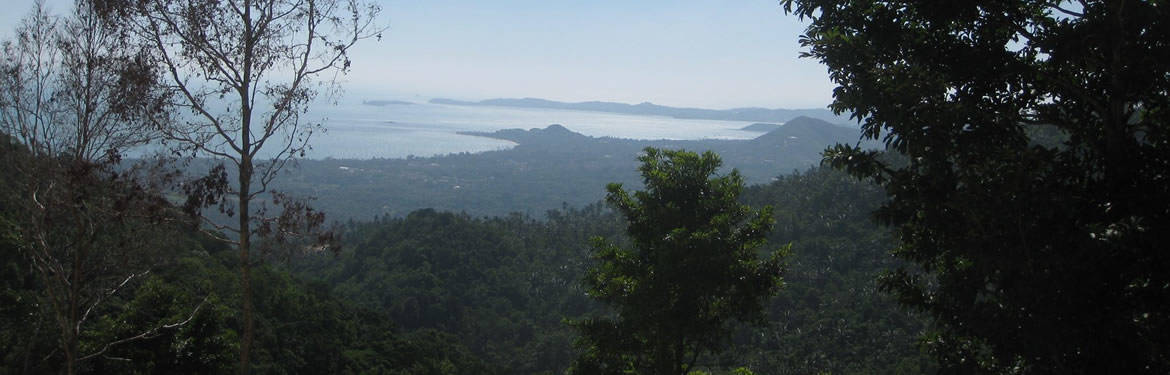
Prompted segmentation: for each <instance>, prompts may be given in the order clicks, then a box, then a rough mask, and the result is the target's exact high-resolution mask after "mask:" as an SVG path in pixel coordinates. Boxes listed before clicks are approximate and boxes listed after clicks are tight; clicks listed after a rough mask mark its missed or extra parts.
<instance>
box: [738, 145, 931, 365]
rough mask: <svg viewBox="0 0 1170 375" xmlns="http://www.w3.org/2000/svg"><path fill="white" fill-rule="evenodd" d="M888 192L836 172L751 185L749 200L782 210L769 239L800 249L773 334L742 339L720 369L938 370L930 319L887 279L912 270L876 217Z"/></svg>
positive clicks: (774, 310) (746, 334) (751, 333)
mask: <svg viewBox="0 0 1170 375" xmlns="http://www.w3.org/2000/svg"><path fill="white" fill-rule="evenodd" d="M882 195H883V192H882V191H881V189H880V188H879V187H878V186H876V185H873V184H870V183H866V182H863V181H858V180H856V179H854V178H852V177H850V176H849V175H847V174H845V173H843V172H839V171H835V170H832V169H829V168H813V169H811V170H809V171H807V172H803V173H796V174H792V175H787V176H782V177H780V178H778V179H777V180H776V181H775V182H773V183H771V184H768V185H759V186H753V187H749V188H748V189H746V190H745V191H744V199H743V201H744V202H745V203H747V204H749V205H752V206H757V207H758V206H761V205H764V204H770V205H774V206H775V207H776V210H775V215H774V216H775V217H776V225H775V230H774V231H773V232H772V234H771V235H770V236H769V241H771V242H778V243H791V244H792V254H791V255H790V256H789V258H788V264H789V270H788V272H787V273H785V277H784V279H785V280H784V281H785V289H784V293H781V294H780V295H779V296H778V297H776V298H773V299H772V301H771V305H770V306H769V308H768V310H769V322H770V324H769V325H768V326H767V327H762V328H758V329H751V330H744V329H741V330H740V331H739V332H737V334H736V337H735V340H734V341H733V344H734V346H733V347H732V348H731V349H729V350H728V351H727V354H725V355H724V356H721V358H719V361H718V362H717V363H723V364H746V365H748V366H749V367H750V368H751V369H753V370H754V371H756V372H757V373H759V374H814V373H830V374H918V373H929V372H931V371H932V370H933V369H934V366H932V361H931V360H930V358H929V356H927V355H926V354H925V353H924V352H923V351H921V350H920V348H919V345H918V344H917V343H918V341H919V336H920V335H921V333H922V332H924V330H925V329H926V328H927V326H928V320H927V319H926V317H925V316H924V314H918V313H914V312H912V311H904V310H903V309H901V308H900V306H899V305H898V303H897V301H896V300H895V299H894V298H892V296H890V295H888V294H886V293H882V292H881V291H880V290H879V287H878V283H877V277H878V276H879V274H881V273H882V272H883V271H885V270H889V269H892V268H896V267H898V266H902V265H904V264H905V263H904V262H902V261H899V260H897V259H895V258H893V257H891V256H890V255H889V254H888V251H889V249H890V248H893V247H894V246H895V245H896V244H897V242H896V241H895V240H894V238H893V236H892V235H891V231H890V230H888V229H886V228H883V227H880V226H878V225H877V224H876V223H874V222H873V220H872V219H871V217H870V214H869V213H870V212H872V211H873V210H874V209H875V208H877V207H878V205H879V202H880V201H881V199H882Z"/></svg>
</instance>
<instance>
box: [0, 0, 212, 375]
mask: <svg viewBox="0 0 1170 375" xmlns="http://www.w3.org/2000/svg"><path fill="white" fill-rule="evenodd" d="M96 9H97V8H96V5H95V3H94V2H93V1H84V0H82V1H77V2H76V3H75V7H74V8H73V9H72V13H71V14H69V15H68V16H65V17H58V16H54V15H51V14H49V13H47V12H46V11H45V10H44V7H43V6H42V4H41V3H39V2H38V3H37V4H36V5H35V7H34V9H33V11H32V12H31V13H30V14H29V16H28V17H26V18H25V19H24V20H23V21H22V23H21V25H20V26H19V27H18V28H17V30H16V36H15V38H14V40H10V41H5V42H4V44H3V51H4V57H3V59H2V60H0V132H2V133H3V134H0V142H2V143H3V145H2V146H0V164H3V171H4V173H3V176H4V178H5V183H4V184H3V185H0V202H3V203H0V206H2V207H3V209H0V214H2V215H4V216H6V217H9V218H12V220H13V221H14V222H13V223H12V224H13V226H14V227H15V228H16V229H15V236H14V237H15V239H14V241H13V242H14V243H15V246H14V247H15V248H16V249H18V250H19V252H20V255H21V257H22V258H23V259H24V260H25V261H26V263H25V264H23V265H21V267H20V268H21V269H23V270H25V271H24V272H29V273H30V274H33V275H35V279H36V286H37V287H38V288H37V289H36V292H37V294H36V297H37V299H36V301H35V303H34V304H33V305H34V307H35V308H36V310H38V311H37V312H38V313H39V314H37V317H36V318H35V322H34V321H33V318H32V317H28V318H27V319H29V320H27V321H25V323H29V324H31V325H34V326H36V328H35V329H34V332H39V331H40V329H41V325H40V324H41V322H51V323H52V326H51V328H49V329H50V331H49V332H51V333H52V334H49V335H47V336H50V337H53V340H54V341H57V345H58V346H57V349H58V350H59V354H56V353H54V354H52V355H51V356H49V357H46V358H50V357H51V358H52V359H53V361H54V362H55V363H59V365H60V366H61V367H62V371H63V372H65V373H70V374H71V373H74V372H75V371H76V370H77V368H78V366H79V364H80V363H82V362H84V361H87V360H90V359H93V358H96V357H98V356H99V355H100V354H101V353H103V352H104V351H105V350H106V348H109V347H110V346H113V345H121V344H123V343H126V342H130V341H134V340H138V339H140V338H142V336H141V335H137V334H136V335H131V336H130V337H125V338H116V339H114V340H112V341H110V342H97V343H95V342H92V340H85V339H86V336H87V334H88V333H90V332H91V329H92V326H93V325H94V320H97V319H96V318H97V317H98V316H99V315H101V314H102V311H104V309H106V307H107V306H105V303H106V301H107V300H108V299H109V298H110V297H113V296H114V295H115V294H117V293H118V292H119V291H121V290H123V289H125V287H126V286H127V285H131V284H132V281H134V280H136V279H139V278H141V277H142V276H143V275H145V274H147V273H149V272H150V271H151V268H153V267H154V266H156V265H157V264H158V263H160V262H161V258H162V257H161V256H160V254H159V253H158V252H157V250H158V249H160V248H161V246H163V245H165V243H166V242H165V238H166V237H167V236H166V235H164V234H163V233H167V232H168V231H171V230H174V229H175V227H174V226H172V225H170V224H173V223H176V222H179V221H180V220H177V219H178V218H179V217H178V215H176V214H177V212H176V211H174V210H169V209H168V207H169V205H168V204H167V203H166V201H165V200H164V199H163V198H161V194H160V191H161V188H162V185H163V184H165V182H166V177H167V176H166V175H165V174H164V175H155V174H152V173H139V172H142V171H144V169H143V168H140V167H141V166H133V167H132V166H126V165H122V163H121V160H120V157H119V155H120V154H121V153H122V152H123V151H125V150H126V149H127V148H129V147H132V146H135V145H139V144H142V143H144V142H146V141H148V140H149V139H151V137H152V135H153V133H152V132H151V131H149V127H148V125H149V124H151V123H163V122H166V121H167V118H168V113H167V112H166V110H165V105H163V103H165V101H166V95H165V93H162V92H161V91H159V90H158V89H157V86H156V85H155V84H154V82H155V81H154V78H155V75H154V74H153V72H152V70H151V68H150V66H149V65H148V64H145V62H144V60H143V59H142V58H141V53H140V50H139V49H138V48H136V46H135V45H134V44H132V43H126V42H125V40H124V36H125V35H124V34H123V33H122V32H121V31H120V30H119V29H118V28H117V27H115V24H114V23H113V20H112V19H109V18H104V17H101V16H100V15H99V14H98V12H97V11H96ZM156 177H161V178H157V179H156ZM196 311H198V308H197V307H196V308H194V309H193V310H192V314H194V313H195V312H196ZM174 324H176V323H165V322H161V323H157V324H156V327H154V328H150V329H147V330H146V332H154V331H157V330H158V329H160V327H167V326H170V328H174V327H177V325H174ZM179 325H181V324H179ZM140 333H141V332H140ZM29 341H32V340H31V339H30V340H29ZM31 347H32V346H31V343H30V346H27V347H25V348H26V350H24V351H23V354H24V355H25V358H24V359H23V361H24V363H25V364H26V367H25V368H26V370H27V369H28V367H27V365H28V364H29V358H28V356H29V355H30V353H31V349H28V348H31Z"/></svg>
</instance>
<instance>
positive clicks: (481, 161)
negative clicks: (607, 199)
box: [278, 117, 859, 220]
mask: <svg viewBox="0 0 1170 375" xmlns="http://www.w3.org/2000/svg"><path fill="white" fill-rule="evenodd" d="M468 134H473V135H477V136H484V137H492V138H499V139H507V140H511V141H514V142H516V143H518V146H516V147H515V148H512V149H509V150H501V151H491V152H484V153H476V154H470V153H461V154H453V155H446V156H439V157H428V158H408V159H373V160H339V159H327V160H305V161H301V162H300V163H299V167H298V168H296V169H295V170H293V171H291V172H290V175H289V176H288V177H287V178H284V179H281V180H278V183H279V184H280V186H278V189H279V190H282V191H287V192H290V193H294V194H298V195H309V196H315V197H317V201H316V202H315V205H316V206H317V207H319V208H320V209H322V210H324V211H325V212H327V213H328V214H329V215H331V216H332V217H333V218H338V219H348V218H353V219H358V220H368V219H370V218H372V217H374V216H376V215H391V216H401V215H405V214H406V213H408V212H410V211H413V210H417V209H422V208H434V209H438V210H449V211H456V212H459V211H462V212H467V213H469V214H472V215H476V216H478V215H504V214H507V213H509V212H513V211H519V212H524V213H528V214H534V215H538V214H541V213H543V212H544V211H546V210H550V209H555V208H560V207H562V206H563V205H564V204H566V203H567V204H569V205H571V206H578V207H579V206H583V205H586V204H590V203H593V202H596V201H598V200H600V199H601V198H602V196H603V194H604V192H605V189H604V187H605V185H606V184H607V183H610V182H621V183H624V184H627V185H628V186H640V184H641V182H640V180H639V179H638V177H637V160H636V159H637V155H638V154H640V153H641V152H642V149H643V148H645V147H648V146H652V147H658V148H672V149H677V148H684V149H688V150H695V151H703V150H711V151H714V152H716V153H718V154H719V155H720V156H722V157H723V160H724V166H725V167H727V169H728V170H730V169H731V168H737V169H739V171H740V172H741V173H742V174H743V175H744V177H745V178H746V181H747V182H748V183H749V184H759V183H766V182H768V181H771V180H772V179H774V178H775V177H777V176H780V175H786V174H789V173H792V172H793V171H796V170H804V169H807V168H809V167H810V166H813V165H817V164H818V163H819V162H820V160H821V155H820V153H821V151H823V150H824V149H825V147H826V146H828V145H832V144H834V143H847V144H853V143H856V142H857V139H858V137H859V133H858V130H857V129H851V128H846V127H841V126H836V125H833V124H830V123H828V122H825V121H821V120H817V119H813V118H808V117H799V118H796V119H793V120H792V121H789V122H788V123H787V124H786V125H784V126H782V127H780V128H778V129H776V130H773V131H771V132H769V133H766V134H763V135H761V136H760V137H758V138H755V139H751V140H688V141H679V140H652V141H648V140H630V139H620V138H609V137H589V136H585V135H582V134H579V133H575V132H573V131H571V130H570V129H567V128H565V127H563V126H560V125H550V126H548V127H546V128H544V129H530V130H521V129H510V130H501V131H498V132H493V133H468Z"/></svg>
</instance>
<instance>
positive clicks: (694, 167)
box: [574, 148, 787, 374]
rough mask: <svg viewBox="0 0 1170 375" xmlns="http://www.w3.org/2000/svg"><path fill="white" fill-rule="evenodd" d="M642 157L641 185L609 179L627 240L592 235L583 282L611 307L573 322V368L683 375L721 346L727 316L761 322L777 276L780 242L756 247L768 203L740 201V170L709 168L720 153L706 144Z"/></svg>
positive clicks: (768, 218)
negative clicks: (577, 349) (631, 187)
mask: <svg viewBox="0 0 1170 375" xmlns="http://www.w3.org/2000/svg"><path fill="white" fill-rule="evenodd" d="M639 160H640V161H641V162H642V166H641V167H640V171H641V173H642V177H643V180H644V182H645V187H646V190H645V191H637V192H634V193H633V195H631V194H629V193H627V192H626V191H625V190H623V189H622V186H621V184H610V185H609V186H608V187H607V190H608V191H609V193H608V195H607V198H606V200H607V201H608V202H609V203H610V204H611V205H613V206H614V207H616V208H617V210H618V211H619V212H620V213H621V214H622V215H623V216H625V219H626V220H627V222H628V223H629V225H628V227H627V233H628V234H629V238H630V240H631V241H632V244H631V245H632V248H623V247H621V246H618V245H616V244H613V243H611V242H608V241H606V240H604V239H602V238H594V241H593V242H594V258H595V260H596V261H597V262H598V263H597V264H596V265H595V266H594V267H593V268H591V269H590V270H589V273H588V274H587V276H586V278H585V285H586V286H587V288H588V293H589V295H590V296H592V297H593V298H595V299H597V300H599V301H601V302H603V303H605V304H607V305H609V306H610V307H612V308H613V309H614V310H615V312H616V314H615V315H613V316H609V317H600V318H593V319H587V320H583V321H580V322H576V323H574V325H576V326H577V328H578V329H579V330H580V333H581V339H580V341H581V344H582V346H583V347H584V348H585V353H584V354H583V355H582V356H581V357H580V358H579V359H578V360H577V363H576V364H575V365H574V367H575V370H576V371H577V372H579V373H591V374H592V373H626V372H627V371H633V372H636V373H647V374H686V373H687V372H688V371H690V370H691V369H693V368H694V364H695V361H696V360H697V359H698V358H699V356H701V355H702V354H703V353H706V352H718V351H719V347H720V343H721V342H722V341H724V340H725V338H726V337H727V336H728V335H729V333H730V329H731V322H732V321H736V320H737V321H742V322H750V323H762V322H763V319H764V318H765V316H764V311H765V303H766V301H767V299H768V298H769V297H771V296H773V295H775V294H776V293H777V291H778V290H779V289H780V287H781V284H782V283H781V278H780V274H781V270H782V264H781V260H782V258H783V256H784V254H785V252H786V251H787V250H786V249H782V250H777V251H774V252H772V253H771V255H770V257H769V258H768V259H766V260H761V259H759V258H758V254H757V253H758V252H759V250H760V248H761V247H762V246H763V245H764V244H765V242H766V240H765V236H766V235H767V234H768V232H769V231H770V230H771V226H772V210H771V207H765V208H763V209H762V210H760V211H758V212H754V211H753V210H752V209H751V208H749V207H748V206H746V205H743V204H740V203H739V202H738V201H737V199H738V198H739V194H740V192H741V190H743V178H742V177H740V175H739V172H738V171H735V170H733V171H732V172H731V173H729V174H727V175H723V176H716V175H715V173H716V171H717V170H718V168H719V166H720V165H721V161H720V160H719V157H718V156H716V155H715V154H713V153H711V152H705V153H703V154H702V155H698V154H695V153H693V152H686V151H681V150H680V151H672V150H657V149H654V148H647V149H646V150H645V155H643V156H641V157H639ZM712 176H715V177H712Z"/></svg>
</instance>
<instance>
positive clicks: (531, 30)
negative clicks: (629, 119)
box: [0, 0, 832, 108]
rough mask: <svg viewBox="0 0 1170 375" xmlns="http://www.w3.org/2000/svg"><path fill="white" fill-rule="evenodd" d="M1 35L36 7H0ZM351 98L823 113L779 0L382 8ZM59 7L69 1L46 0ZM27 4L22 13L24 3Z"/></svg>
mask: <svg viewBox="0 0 1170 375" xmlns="http://www.w3.org/2000/svg"><path fill="white" fill-rule="evenodd" d="M2 1H4V3H5V4H6V5H9V6H7V7H6V8H8V11H6V12H4V14H3V16H2V17H0V22H2V23H0V27H2V28H3V29H4V30H5V32H4V34H5V37H7V35H11V32H10V30H11V29H12V27H13V25H14V24H15V22H16V20H18V19H19V18H20V16H22V15H24V14H26V13H27V10H28V8H30V7H31V6H32V4H33V1H32V0H17V1H13V0H2ZM380 2H381V4H382V7H383V14H382V21H383V24H387V25H388V26H389V30H388V31H387V32H386V33H385V35H384V38H383V39H382V41H381V42H375V41H368V42H366V43H364V44H361V45H359V46H358V49H357V50H356V51H354V53H353V60H354V66H353V69H352V71H351V73H350V75H349V76H348V77H346V81H347V83H346V87H347V93H348V94H347V96H348V97H350V98H354V99H357V98H359V97H360V98H362V99H365V98H371V99H373V98H396V99H407V100H416V101H418V100H425V99H429V98H432V97H451V98H457V99H486V98H493V97H541V98H547V99H554V100H563V101H585V100H607V101H620V102H628V103H638V102H642V101H650V102H654V103H658V104H664V105H673V106H695V107H707V108H729V107H741V106H760V107H773V108H775V107H782V108H808V107H824V106H825V105H827V104H828V103H829V102H830V100H831V94H832V92H831V90H832V84H831V83H830V82H829V80H828V78H827V74H826V73H825V69H824V67H822V66H820V65H818V64H816V63H815V62H814V61H811V60H807V59H798V58H797V57H796V56H797V54H798V53H799V51H800V48H799V46H798V45H797V42H796V39H797V37H798V36H799V35H800V34H801V31H802V30H803V25H802V24H801V23H800V22H799V21H797V20H796V18H795V17H792V16H787V15H784V14H783V12H782V10H781V9H780V7H779V5H778V4H777V1H776V0H673V1H658V0H655V1H630V0H620V1H616V0H615V1H611V0H593V1H564V0H497V1H471V0H463V1H454V0H381V1H380ZM49 3H50V5H51V6H52V7H53V9H54V10H56V11H65V10H67V8H68V4H69V2H68V1H67V0H53V1H50V2H49ZM22 6H23V7H22Z"/></svg>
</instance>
